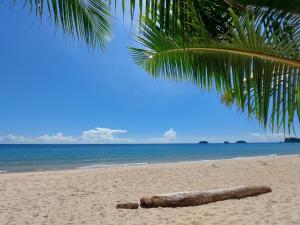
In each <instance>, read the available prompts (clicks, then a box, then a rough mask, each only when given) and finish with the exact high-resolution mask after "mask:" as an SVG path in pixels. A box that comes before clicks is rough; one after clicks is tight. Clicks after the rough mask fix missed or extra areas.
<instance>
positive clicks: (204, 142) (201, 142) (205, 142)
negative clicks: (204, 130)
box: [198, 141, 208, 144]
mask: <svg viewBox="0 0 300 225" xmlns="http://www.w3.org/2000/svg"><path fill="white" fill-rule="evenodd" d="M198 144H208V142H207V141H199V143H198Z"/></svg>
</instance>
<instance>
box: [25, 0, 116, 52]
mask: <svg viewBox="0 0 300 225" xmlns="http://www.w3.org/2000/svg"><path fill="white" fill-rule="evenodd" d="M24 4H25V6H28V7H29V8H30V10H31V11H34V12H35V14H36V15H37V16H39V17H41V18H42V17H44V16H47V17H50V19H51V20H52V21H53V22H54V23H55V26H56V27H57V28H62V30H63V31H64V32H65V33H67V34H69V35H71V36H72V37H77V39H78V40H82V41H84V42H85V43H86V44H87V45H88V46H89V47H91V48H93V49H95V48H98V47H100V48H101V49H103V48H104V47H105V44H106V42H107V41H108V40H109V39H110V36H111V35H110V8H109V1H108V0H24Z"/></svg>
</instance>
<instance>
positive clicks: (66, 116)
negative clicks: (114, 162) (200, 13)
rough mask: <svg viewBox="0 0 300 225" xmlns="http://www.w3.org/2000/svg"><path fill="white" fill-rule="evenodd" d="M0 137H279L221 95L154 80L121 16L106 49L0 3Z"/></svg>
mask: <svg viewBox="0 0 300 225" xmlns="http://www.w3.org/2000/svg"><path fill="white" fill-rule="evenodd" d="M0 30H1V36H0V104H1V110H0V142H2V143H78V142H80V143H86V142H87V143H156V142H157V143H158V142H163V143H167V142H198V141H200V140H209V141H211V142H223V141H225V140H229V141H236V140H239V139H245V140H247V141H259V142H261V141H278V140H280V139H279V138H278V135H271V134H269V133H268V132H265V131H264V130H263V129H262V128H260V127H259V125H258V124H257V123H256V122H255V121H254V120H250V119H248V118H247V115H244V114H241V113H240V112H238V110H237V109H235V108H231V109H230V108H227V107H225V106H224V105H223V104H221V102H220V96H219V95H217V94H216V93H212V92H204V91H201V90H199V89H198V88H196V87H194V86H193V85H190V84H184V83H176V82H174V81H168V80H160V79H153V78H152V77H151V76H150V75H148V74H146V73H145V72H144V71H142V70H140V69H139V68H138V67H137V66H136V65H135V64H134V63H133V61H132V59H131V57H130V54H129V52H128V49H127V47H128V46H130V45H131V44H134V41H133V40H132V36H130V26H129V23H128V21H127V20H126V19H125V21H124V23H123V21H122V18H121V16H120V18H118V19H117V18H116V17H114V19H113V39H112V41H111V42H110V43H109V44H108V48H107V51H106V52H104V53H100V52H92V51H90V50H88V49H87V48H86V47H85V46H84V44H80V43H77V42H75V41H74V40H72V39H71V38H70V37H68V36H64V35H63V34H62V33H61V31H59V30H58V31H56V30H55V29H54V26H53V24H50V23H49V21H48V20H47V19H45V20H43V21H42V22H41V21H40V20H38V19H36V18H35V17H34V16H33V15H32V14H29V13H28V12H27V11H26V10H23V11H22V10H20V8H11V7H9V6H8V5H5V4H4V5H2V6H0Z"/></svg>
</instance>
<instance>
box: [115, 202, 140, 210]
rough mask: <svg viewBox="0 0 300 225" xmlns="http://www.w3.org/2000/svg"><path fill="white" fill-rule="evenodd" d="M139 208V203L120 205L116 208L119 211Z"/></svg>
mask: <svg viewBox="0 0 300 225" xmlns="http://www.w3.org/2000/svg"><path fill="white" fill-rule="evenodd" d="M138 207H139V204H137V203H120V204H117V206H116V208H117V209H137V208H138Z"/></svg>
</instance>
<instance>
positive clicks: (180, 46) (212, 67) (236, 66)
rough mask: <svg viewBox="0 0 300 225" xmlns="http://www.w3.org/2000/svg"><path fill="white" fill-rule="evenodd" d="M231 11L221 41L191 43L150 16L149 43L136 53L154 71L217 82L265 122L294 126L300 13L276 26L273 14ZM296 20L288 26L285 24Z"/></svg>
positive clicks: (208, 84)
mask: <svg viewBox="0 0 300 225" xmlns="http://www.w3.org/2000/svg"><path fill="white" fill-rule="evenodd" d="M231 15H232V24H231V25H230V27H229V28H230V34H229V35H227V36H226V37H224V39H223V40H222V41H221V42H220V41H216V40H215V39H212V38H207V37H192V38H190V40H189V43H186V42H185V40H183V39H182V36H181V35H168V34H166V33H162V32H161V30H160V29H159V27H158V26H157V24H156V23H154V22H153V21H149V20H146V22H145V24H144V25H142V26H143V27H142V32H141V35H140V36H139V37H138V41H139V43H140V44H142V45H143V46H144V47H145V49H141V48H131V51H132V55H133V58H134V60H135V62H136V63H137V64H138V65H139V66H141V67H142V68H144V69H145V70H146V71H147V72H149V73H151V74H152V75H153V76H154V77H163V78H169V79H174V80H184V81H189V82H193V83H195V84H196V85H198V86H200V87H202V88H206V89H210V88H215V89H216V90H217V91H218V92H220V93H221V94H224V97H223V100H226V102H227V103H232V102H235V103H236V104H237V105H238V107H239V108H240V109H241V110H243V111H245V110H246V111H248V114H249V115H250V116H255V117H256V118H257V119H258V120H259V121H260V122H261V124H262V125H263V126H264V127H267V124H268V122H269V123H270V125H271V128H272V130H273V131H274V129H275V128H276V130H277V131H278V130H279V129H280V128H283V129H286V128H288V131H289V132H290V130H291V127H292V125H293V122H294V120H295V115H296V116H297V115H298V118H297V120H298V121H300V94H299V88H300V79H299V75H300V74H299V73H300V61H299V60H300V53H299V49H300V37H299V32H298V31H299V27H300V25H299V19H298V20H297V19H296V21H295V20H294V19H295V18H293V20H291V21H289V19H288V17H287V19H285V20H284V21H283V22H282V24H281V25H280V26H279V27H278V29H277V30H276V31H275V30H274V28H273V25H272V24H271V22H272V20H269V21H271V22H270V23H269V24H268V23H266V22H265V23H263V22H262V20H263V19H264V18H263V17H261V16H259V15H248V14H247V16H243V17H240V18H238V17H237V16H236V15H235V14H234V13H233V12H231ZM272 16H273V19H274V17H275V15H272ZM290 23H291V25H293V26H292V27H291V29H289V30H288V31H286V30H285V26H283V24H290ZM178 29H180V28H178Z"/></svg>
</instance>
